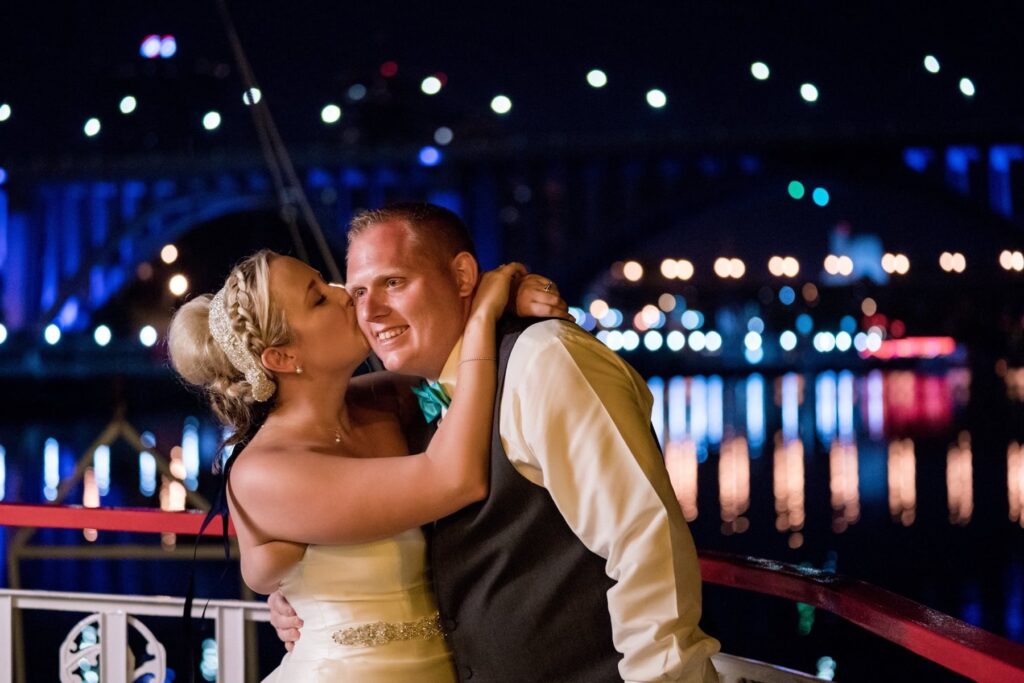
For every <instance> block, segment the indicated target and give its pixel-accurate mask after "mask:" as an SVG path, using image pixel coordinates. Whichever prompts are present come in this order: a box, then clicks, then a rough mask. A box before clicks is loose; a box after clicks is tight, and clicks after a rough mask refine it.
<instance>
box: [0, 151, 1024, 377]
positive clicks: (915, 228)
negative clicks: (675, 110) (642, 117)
mask: <svg viewBox="0 0 1024 683" xmlns="http://www.w3.org/2000/svg"><path fill="white" fill-rule="evenodd" d="M717 149H718V150H719V151H716V152H713V153H712V152H705V151H703V150H702V149H701V147H700V146H698V145H696V144H694V143H692V142H680V141H674V140H649V139H643V138H637V139H636V140H619V141H616V142H607V141H599V140H587V141H583V140H568V139H560V140H556V141H554V142H548V143H545V144H544V145H532V144H527V143H502V144H500V145H499V144H495V145H494V146H489V147H488V146H482V147H480V146H478V147H475V148H466V149H461V150H459V149H452V150H450V151H446V153H445V157H444V158H443V160H440V163H437V162H438V161H439V160H433V159H432V160H429V161H430V163H431V164H434V165H429V166H428V165H425V162H424V161H423V160H422V159H417V155H416V153H415V151H404V150H394V151H392V152H384V153H375V154H374V155H373V156H352V155H351V153H347V155H346V156H340V155H333V154H330V153H327V152H325V151H323V150H302V151H299V152H298V153H297V154H296V157H295V159H296V165H297V167H298V169H299V172H300V174H301V177H302V178H303V182H304V185H305V191H306V193H307V195H308V197H309V199H310V202H311V204H312V206H313V209H314V211H315V213H316V214H317V216H318V220H319V221H320V223H321V225H322V226H323V228H324V230H325V233H326V235H327V239H328V241H329V242H330V244H331V247H332V249H333V251H334V253H335V254H337V255H339V256H340V255H342V254H343V253H344V235H345V229H346V223H347V221H348V220H349V218H350V217H351V215H352V213H353V212H354V211H356V210H358V209H360V208H364V207H376V206H380V205H382V204H384V203H386V202H388V201H394V200H399V199H426V200H429V201H432V202H435V203H438V204H442V205H445V206H448V207H450V208H452V209H453V210H455V211H456V212H458V213H460V214H461V215H462V216H463V217H464V218H465V219H466V220H467V222H468V224H469V225H470V227H471V229H472V231H473V234H474V236H475V238H476V241H477V244H478V247H479V255H480V257H481V261H482V263H483V264H484V265H485V266H486V265H495V264H497V263H499V262H503V261H509V260H521V261H524V262H526V263H527V264H528V265H530V266H531V267H532V268H533V269H534V270H538V271H541V272H545V273H551V274H554V275H556V276H557V277H558V279H559V280H560V283H561V285H562V289H563V291H564V292H565V293H566V295H567V298H568V299H569V300H570V303H575V304H577V305H578V306H581V307H585V306H587V305H588V304H589V302H590V301H591V300H593V299H594V298H596V297H601V296H605V295H610V293H614V292H616V291H617V292H618V294H617V296H619V297H620V298H622V297H625V298H626V299H629V298H630V297H633V298H634V299H636V302H637V305H638V307H639V305H640V303H641V300H643V299H647V300H654V299H656V298H657V296H658V294H659V293H660V292H662V291H665V292H669V293H671V292H677V293H678V294H680V296H687V292H689V294H688V296H689V297H690V298H691V299H692V298H693V296H694V293H695V292H696V291H699V290H702V288H703V290H711V289H714V290H715V291H716V292H717V294H716V296H717V297H719V298H720V299H721V298H722V297H724V298H725V299H728V298H729V297H732V299H734V300H738V299H741V298H743V297H746V298H752V297H755V296H756V295H757V293H758V292H759V291H761V292H762V294H763V290H764V288H765V287H769V288H772V287H774V288H775V289H776V290H777V289H778V287H779V286H780V285H781V284H783V282H782V280H780V279H779V278H780V277H781V276H778V277H777V275H776V274H773V273H772V272H770V271H769V269H768V268H767V264H768V263H769V261H770V259H771V258H772V257H773V256H777V257H778V258H784V257H787V256H788V257H790V258H792V259H796V260H797V261H798V262H799V264H800V266H799V267H800V275H799V278H798V279H799V281H800V282H801V283H803V282H813V283H816V284H817V285H818V286H819V287H821V286H823V287H829V286H835V287H840V288H842V287H851V288H856V287H860V288H863V287H864V286H865V284H864V283H867V286H871V287H884V286H886V285H887V284H889V283H890V282H891V281H893V280H894V279H899V280H900V281H901V282H905V283H908V285H907V286H909V283H913V284H914V286H915V287H918V288H923V289H922V290H921V291H926V290H927V289H928V287H931V286H938V285H942V283H946V284H948V282H949V278H952V277H957V276H959V277H961V278H963V280H962V281H963V282H964V283H972V284H971V286H981V287H983V288H984V287H990V288H991V287H994V288H1000V287H1005V286H1007V285H1016V286H1019V285H1020V283H1021V281H1022V278H1021V273H1020V272H1019V271H1014V270H1013V265H1012V264H1010V266H1009V267H1006V266H1005V264H1004V267H1002V268H1001V267H1000V259H1002V260H1003V261H1006V260H1007V259H1011V260H1012V256H1013V252H1014V250H1020V249H1021V247H1022V244H1024V145H1021V144H987V145H970V146H918V147H909V148H908V147H905V146H895V145H893V146H885V145H880V146H878V147H876V148H873V149H864V148H863V147H861V146H853V145H848V146H845V147H844V146H843V145H842V144H835V145H833V146H830V147H821V146H816V147H813V148H808V150H807V151H800V150H799V149H798V148H797V147H796V146H793V145H788V146H779V147H773V146H771V145H767V144H765V145H761V146H759V147H755V148H753V149H747V150H738V149H737V150H734V151H725V152H723V151H721V149H722V148H721V147H720V146H719V147H718V148H717ZM0 178H2V181H0V183H2V184H0V323H2V325H3V327H2V328H0V330H2V331H0V337H2V340H0V341H2V342H3V344H4V345H5V346H6V347H7V350H8V351H9V353H4V349H3V347H2V346H0V371H2V373H3V374H5V375H8V376H10V375H11V374H23V373H28V374H40V373H43V374H47V371H48V369H52V373H53V374H55V373H56V371H57V370H58V368H59V369H60V371H61V372H66V371H68V368H67V367H66V366H63V365H61V364H60V363H59V357H53V358H50V359H49V360H48V359H47V357H43V356H40V355H39V354H38V353H37V352H36V351H35V349H38V348H44V349H45V345H44V342H43V340H44V338H47V337H48V336H50V337H62V338H63V340H64V341H63V342H62V344H66V345H67V348H68V350H67V351H66V352H65V353H72V352H73V349H74V348H75V344H78V345H82V344H86V343H88V344H93V331H94V330H95V328H96V327H97V326H98V325H100V324H105V323H106V318H105V316H107V311H109V309H110V308H111V303H112V302H113V301H115V300H116V299H117V297H118V296H119V295H120V294H122V293H123V292H124V291H126V290H128V289H130V288H131V287H134V286H137V283H138V281H139V280H140V279H143V280H145V279H148V278H149V277H154V276H153V273H154V268H153V266H154V265H156V266H158V267H159V266H160V265H161V264H160V259H159V254H160V252H161V249H162V248H163V247H164V246H165V245H167V244H185V243H189V241H191V242H194V243H195V244H198V245H202V249H204V250H205V254H204V256H205V257H207V259H206V260H207V261H208V264H207V268H208V269H210V270H211V272H210V273H209V274H208V275H207V276H206V280H204V281H203V282H204V283H207V289H209V288H212V287H213V283H215V282H216V279H211V278H216V277H222V276H223V272H224V270H225V269H226V266H227V265H228V264H230V263H231V262H233V261H234V260H237V259H238V258H240V257H242V256H244V255H245V253H246V251H247V250H248V247H247V245H248V244H249V243H247V242H246V241H245V240H246V239H251V240H255V243H254V244H252V245H251V246H252V247H253V248H255V247H256V246H259V244H258V241H259V235H261V234H264V233H261V232H260V230H264V232H266V230H272V231H276V232H278V233H279V234H281V235H284V234H286V231H285V229H284V227H283V226H284V224H283V223H282V222H281V221H280V219H279V217H278V216H277V215H276V213H277V209H276V207H277V205H278V202H277V197H276V196H275V192H274V189H273V187H272V184H271V181H270V178H269V177H268V174H267V172H266V171H265V170H264V167H263V164H262V160H261V158H260V157H259V155H257V154H225V155H223V156H213V155H211V156H205V157H184V156H183V157H166V156H162V157H146V158H137V159H127V158H125V159H120V160H115V161H109V160H108V161H102V162H101V161H92V160H86V159H76V160H71V161H62V162H52V163H45V164H44V163H37V164H25V165H23V166H9V167H7V168H6V169H4V170H3V173H2V176H0ZM267 226H270V227H269V228H267ZM246 234H248V235H249V237H248V238H246V237H245V235H246ZM305 234H306V235H307V236H308V232H306V233H305ZM307 244H308V245H309V247H310V251H311V252H312V251H313V249H312V244H313V242H312V240H307ZM197 248H198V247H197ZM942 252H946V253H948V254H959V255H960V259H961V260H965V261H966V265H967V267H966V269H965V272H963V273H962V274H958V273H956V272H954V271H950V270H949V269H947V268H946V267H945V265H946V264H944V263H940V253H942ZM886 254H901V255H904V256H905V257H906V258H908V259H909V262H910V263H912V264H913V266H912V268H911V271H910V273H909V274H907V275H905V276H903V277H902V278H901V277H900V276H899V274H898V273H892V272H889V271H887V270H885V269H884V268H882V267H880V262H881V261H880V258H881V257H882V256H883V255H886ZM1007 254H1010V256H1007ZM828 255H834V256H837V257H840V256H846V257H848V258H849V259H850V263H851V267H852V272H849V269H847V272H838V271H837V272H827V271H826V269H824V268H823V266H822V264H823V263H825V259H826V256H828ZM665 258H675V259H686V260H688V261H689V262H690V263H691V265H692V266H693V275H692V278H691V279H689V280H688V281H687V282H685V283H684V282H682V281H679V280H672V278H671V277H669V278H666V277H665V276H664V274H663V273H659V272H658V271H659V264H661V263H662V262H663V260H664V259H665ZM720 258H726V259H727V260H728V259H739V260H741V261H742V262H743V264H744V272H743V275H742V277H740V278H736V279H735V281H733V280H730V279H729V278H724V279H722V278H721V277H720V275H721V274H717V275H716V267H717V266H716V263H717V260H718V259H720ZM190 259H191V261H192V262H196V261H200V260H202V258H201V257H199V256H197V255H196V254H194V253H193V254H192V256H191V257H190ZM626 260H635V261H637V262H638V263H641V264H643V266H644V269H645V275H644V276H643V278H641V279H638V280H635V281H634V280H630V279H628V278H627V279H623V277H622V270H621V266H622V263H623V262H624V261H626ZM947 260H948V259H947ZM211 263H215V264H217V266H216V268H215V269H216V270H217V272H212V270H214V268H213V267H212V266H210V265H209V264H211ZM826 265H827V264H826ZM613 266H615V267H613ZM940 266H941V268H940ZM616 268H618V271H617V272H616ZM161 272H162V271H159V270H158V271H157V275H158V276H159V274H160V273H161ZM783 279H784V277H783ZM194 281H196V282H198V280H195V279H194ZM711 282H715V283H716V287H714V288H710V287H704V285H706V284H708V283H711ZM161 291H162V292H164V298H163V299H160V300H159V301H154V302H153V303H154V309H155V310H156V311H157V313H156V314H151V315H150V316H149V320H151V321H152V324H153V326H154V328H155V329H157V330H159V329H160V326H161V324H164V325H165V324H166V319H167V316H168V315H169V313H170V311H171V310H172V309H173V308H174V305H175V303H176V302H177V301H179V300H180V299H177V298H175V297H174V296H173V295H170V294H168V293H167V291H166V287H163V286H161ZM196 291H205V290H203V289H197V290H196ZM192 293H194V292H192V291H190V292H189V294H192ZM186 296H187V295H186ZM705 296H708V295H705ZM762 298H763V297H762ZM144 318H145V316H140V317H137V319H134V320H132V321H130V322H131V323H132V324H135V325H136V329H138V328H139V327H141V324H142V322H146V320H145V319H144ZM125 324H128V323H125ZM116 336H117V335H115V337H116ZM122 336H123V335H122ZM132 336H133V340H135V343H136V345H137V334H133V335H132ZM97 341H99V339H98V338H97ZM14 348H18V349H21V350H26V349H27V350H32V351H31V352H26V355H18V356H15V355H12V354H13V350H14ZM5 357H6V359H5ZM143 365H145V363H143Z"/></svg>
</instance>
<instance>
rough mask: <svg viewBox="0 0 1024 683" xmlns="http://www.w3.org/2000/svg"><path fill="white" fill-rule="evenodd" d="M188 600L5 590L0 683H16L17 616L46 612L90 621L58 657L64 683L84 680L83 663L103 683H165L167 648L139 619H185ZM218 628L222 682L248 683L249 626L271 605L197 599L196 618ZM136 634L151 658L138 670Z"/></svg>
mask: <svg viewBox="0 0 1024 683" xmlns="http://www.w3.org/2000/svg"><path fill="white" fill-rule="evenodd" d="M184 603H185V601H184V599H182V598H171V597H164V596H131V595H129V596H126V595H103V594H99V593H57V592H52V591H30V590H4V589H0V683H14V680H15V679H14V640H13V638H12V633H14V629H15V624H16V623H17V622H18V621H19V620H18V616H20V615H19V614H18V611H19V610H21V611H26V610H45V611H52V612H80V613H84V614H86V615H87V616H86V617H85V618H84V619H82V620H81V621H79V622H78V624H77V625H76V626H75V627H74V628H72V630H71V631H70V632H69V633H68V635H67V637H66V638H65V639H64V641H63V644H62V645H61V647H60V652H59V653H57V654H58V656H59V657H60V680H61V681H62V683H63V682H65V681H67V682H71V681H74V682H76V683H77V681H80V680H82V679H81V678H80V677H79V675H78V674H74V673H73V671H74V670H76V669H77V668H78V667H79V664H80V662H81V661H82V660H85V661H87V662H88V663H89V664H90V665H91V666H92V667H97V664H98V668H99V670H100V672H101V675H102V678H101V679H100V680H101V683H131V682H132V681H134V680H135V679H136V678H138V677H139V676H142V675H144V674H147V673H150V674H153V676H154V678H153V681H154V683H163V681H164V679H165V675H166V653H165V651H164V647H163V644H162V643H160V642H159V641H157V640H156V639H155V638H154V637H153V634H152V632H150V631H149V629H148V628H147V627H146V626H145V625H144V624H143V623H142V622H141V621H139V620H138V619H137V618H136V617H178V618H180V617H181V616H182V610H183V609H184ZM204 609H205V618H206V619H212V620H213V622H214V633H215V636H214V639H215V640H216V647H217V680H218V681H221V682H222V683H242V682H243V681H245V679H246V676H245V673H246V672H245V663H246V657H245V635H246V634H245V631H246V628H245V627H246V622H257V621H269V618H270V613H269V611H268V609H267V605H266V603H262V602H244V601H241V600H211V601H209V603H207V601H206V600H199V599H197V600H196V602H195V604H194V605H193V608H192V616H193V618H194V619H199V618H200V617H202V616H203V612H204ZM90 627H92V628H94V629H95V630H96V633H97V635H98V638H97V639H96V640H95V642H88V643H80V642H79V636H80V635H81V632H82V631H83V630H84V629H86V628H90ZM130 629H134V630H136V631H137V632H138V633H139V635H140V636H141V637H142V638H143V639H145V641H146V652H147V654H149V655H152V657H151V658H150V659H148V660H146V661H145V662H142V663H141V665H140V666H139V667H138V668H136V666H135V662H134V657H133V655H132V652H131V649H130V648H129V646H128V634H129V630H130Z"/></svg>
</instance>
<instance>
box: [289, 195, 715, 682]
mask: <svg viewBox="0 0 1024 683" xmlns="http://www.w3.org/2000/svg"><path fill="white" fill-rule="evenodd" d="M461 252H469V253H470V254H473V244H472V241H471V239H470V237H469V234H468V231H467V230H466V227H465V225H463V223H462V221H461V220H460V219H459V218H458V217H457V216H456V215H455V214H453V213H452V212H450V211H448V210H447V209H443V208H441V207H438V206H433V205H430V204H397V205H393V206H390V207H386V208H384V209H379V210H375V211H367V212H363V213H361V214H359V215H357V216H356V217H355V218H354V219H353V221H352V224H351V227H350V231H349V250H348V282H347V283H346V287H347V289H348V291H349V293H350V294H351V296H352V297H353V299H354V300H355V301H356V306H357V310H358V315H359V320H360V324H361V326H362V329H363V332H364V333H365V334H366V336H367V338H368V339H369V340H370V344H371V346H372V347H373V350H374V351H375V352H376V353H377V355H378V356H379V357H380V358H381V360H382V361H383V362H384V365H385V367H387V369H388V370H392V371H396V372H399V373H403V374H409V375H419V376H423V377H428V378H431V379H437V380H438V381H439V383H440V385H441V387H442V388H443V389H444V390H445V391H446V392H448V393H449V395H451V394H453V393H454V392H456V391H458V387H456V386H455V378H456V374H457V373H456V370H457V363H458V358H459V350H460V345H461V337H462V328H463V326H464V325H465V322H466V318H467V315H468V311H469V304H470V298H471V296H472V285H473V284H475V282H476V280H477V278H478V272H477V266H476V261H475V258H474V259H468V260H467V259H459V260H455V256H456V255H457V254H459V253H461ZM467 261H469V262H470V266H469V270H470V271H472V272H467V271H466V270H465V265H464V264H465V263H466V262H467ZM457 263H458V264H463V265H459V266H456V264H457ZM467 281H468V282H469V283H470V286H469V287H467V286H466V283H467ZM499 334H500V335H501V336H500V340H499V349H498V359H499V366H498V397H499V403H498V406H497V408H496V410H495V428H494V438H493V443H492V449H491V466H490V494H489V496H488V497H487V499H485V500H484V501H482V502H480V503H477V504H474V505H471V506H469V507H467V508H464V509H463V510H461V511H459V512H457V513H455V514H453V515H451V516H449V517H446V518H445V519H442V520H439V521H438V522H437V523H436V525H435V527H434V532H433V536H432V542H431V563H432V567H433V576H434V587H435V590H436V592H437V598H438V605H439V608H440V611H441V615H442V625H443V626H444V629H445V632H446V634H447V636H448V639H449V643H450V644H451V646H452V649H453V651H454V658H455V665H456V669H457V671H458V674H459V678H460V679H461V680H462V681H464V682H465V681H469V680H471V679H472V680H473V681H474V682H475V681H484V682H486V683H491V682H505V681H508V682H509V683H512V682H515V683H527V682H536V683H563V682H565V683H569V682H579V683H604V682H607V681H619V680H625V681H685V682H688V683H717V681H718V676H717V674H716V673H715V670H714V667H713V666H712V664H711V661H710V656H711V655H712V654H714V653H715V652H717V650H718V643H717V641H715V640H714V639H713V638H710V637H709V636H707V635H705V634H704V633H703V632H702V631H701V630H700V629H699V628H698V625H697V622H698V620H699V619H700V612H701V593H700V590H701V585H700V570H699V566H698V564H697V555H696V550H695V548H694V545H693V539H692V538H691V536H690V532H689V530H688V529H687V527H686V523H685V521H684V520H683V517H682V514H681V512H680V509H679V504H678V503H677V501H676V499H675V496H674V494H673V491H672V488H671V486H670V484H669V478H668V474H667V472H666V471H665V466H664V461H663V459H662V456H661V452H660V450H659V448H658V444H657V441H656V440H655V437H654V436H653V434H652V432H651V428H650V415H651V406H652V400H651V394H650V392H649V391H648V389H647V386H646V384H645V382H644V381H643V379H642V378H641V377H640V376H639V375H638V374H637V373H636V371H635V370H633V368H632V367H630V366H629V365H628V364H627V363H626V362H625V361H623V360H622V359H621V358H619V357H618V356H617V355H615V354H614V353H612V352H611V351H610V350H608V349H607V348H606V347H605V346H604V345H603V344H601V343H600V342H598V341H597V340H596V339H594V338H593V337H592V336H591V335H590V334H588V333H586V332H585V331H583V330H582V329H580V328H579V327H577V326H575V325H572V324H571V323H567V322H565V321H562V320H540V321H538V320H536V319H533V320H517V321H514V322H512V323H511V324H510V325H509V326H507V329H504V330H499ZM271 607H272V613H273V614H272V616H273V619H272V621H273V622H274V624H275V626H277V627H278V630H279V633H282V632H283V630H284V629H287V628H288V627H290V626H291V625H292V622H291V621H290V620H289V615H290V613H291V612H290V609H289V608H288V606H287V604H286V603H285V601H284V599H283V597H282V596H280V594H275V595H274V596H272V598H271ZM295 634H296V632H295V631H292V632H291V635H290V636H289V635H287V634H285V635H283V636H282V637H284V638H290V639H294V637H295Z"/></svg>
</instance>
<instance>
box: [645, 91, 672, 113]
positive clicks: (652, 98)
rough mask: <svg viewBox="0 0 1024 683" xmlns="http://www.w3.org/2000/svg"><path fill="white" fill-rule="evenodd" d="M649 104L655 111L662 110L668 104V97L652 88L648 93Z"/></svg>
mask: <svg viewBox="0 0 1024 683" xmlns="http://www.w3.org/2000/svg"><path fill="white" fill-rule="evenodd" d="M647 104H649V105H651V107H653V108H654V109H661V108H663V107H664V106H665V105H666V104H668V96H667V95H666V94H665V93H664V92H662V91H661V90H658V89H657V88H652V89H651V90H648V91H647Z"/></svg>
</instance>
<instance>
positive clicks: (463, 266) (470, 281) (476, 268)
mask: <svg viewBox="0 0 1024 683" xmlns="http://www.w3.org/2000/svg"><path fill="white" fill-rule="evenodd" d="M451 268H452V274H453V275H454V276H455V283H456V285H458V288H459V296H465V297H468V296H472V295H473V292H474V291H476V285H477V283H478V282H479V281H480V264H478V263H477V262H476V259H475V258H473V255H472V254H470V253H469V252H468V251H460V252H459V253H458V254H456V255H455V258H453V259H452V264H451Z"/></svg>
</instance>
